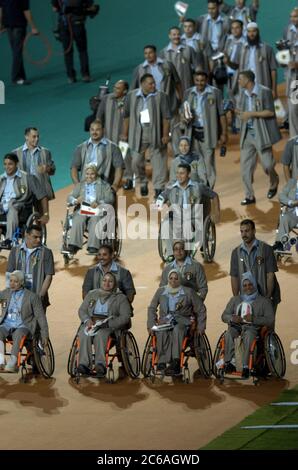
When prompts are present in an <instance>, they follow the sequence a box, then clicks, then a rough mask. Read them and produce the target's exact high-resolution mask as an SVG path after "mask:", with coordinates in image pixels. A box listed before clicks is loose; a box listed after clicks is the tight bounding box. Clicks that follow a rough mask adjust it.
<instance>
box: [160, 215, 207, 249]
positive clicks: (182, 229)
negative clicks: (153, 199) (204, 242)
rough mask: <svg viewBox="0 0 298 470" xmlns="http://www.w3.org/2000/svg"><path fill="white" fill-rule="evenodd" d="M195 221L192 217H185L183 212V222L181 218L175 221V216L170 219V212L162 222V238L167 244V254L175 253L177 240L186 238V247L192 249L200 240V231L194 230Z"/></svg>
mask: <svg viewBox="0 0 298 470" xmlns="http://www.w3.org/2000/svg"><path fill="white" fill-rule="evenodd" d="M193 228H194V223H193V222H192V219H191V218H190V219H189V218H187V217H185V212H184V213H183V219H182V224H181V221H180V219H179V220H178V221H177V223H176V222H175V218H174V219H173V220H170V219H169V217H168V214H167V215H166V217H165V218H164V219H163V221H162V223H161V232H160V234H161V238H162V240H164V244H165V246H166V256H172V255H173V243H174V241H175V240H184V241H185V249H186V250H188V251H191V250H192V249H193V247H194V244H195V243H196V242H199V241H200V237H199V235H200V234H199V233H198V234H196V233H194V232H193Z"/></svg>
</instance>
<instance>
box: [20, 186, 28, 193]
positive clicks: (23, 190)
mask: <svg viewBox="0 0 298 470" xmlns="http://www.w3.org/2000/svg"><path fill="white" fill-rule="evenodd" d="M26 190H27V186H24V185H23V184H22V185H21V186H20V193H21V194H25V192H26Z"/></svg>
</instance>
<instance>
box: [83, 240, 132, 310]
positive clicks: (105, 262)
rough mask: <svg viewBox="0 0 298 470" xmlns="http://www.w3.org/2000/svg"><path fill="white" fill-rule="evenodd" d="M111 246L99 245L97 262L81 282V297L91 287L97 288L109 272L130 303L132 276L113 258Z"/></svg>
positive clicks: (91, 288) (84, 295)
mask: <svg viewBox="0 0 298 470" xmlns="http://www.w3.org/2000/svg"><path fill="white" fill-rule="evenodd" d="M113 255H114V252H113V248H112V247H111V245H105V244H103V245H100V247H99V250H98V255H97V258H98V261H99V262H98V264H96V265H95V266H92V267H91V268H89V269H88V271H87V272H86V275H85V279H84V283H83V292H82V293H83V299H84V298H85V297H86V295H87V294H88V292H90V291H91V290H93V289H98V288H99V286H100V284H101V281H102V278H103V276H104V275H105V274H106V273H107V272H111V273H112V274H113V275H114V276H115V277H116V280H117V285H118V289H119V290H120V291H121V292H123V294H124V295H126V297H127V298H128V300H129V302H130V303H131V304H132V302H133V299H134V296H135V295H136V289H135V286H134V282H133V278H132V275H131V273H130V271H129V270H128V269H125V268H124V267H123V266H121V265H120V264H119V263H116V261H114V259H113Z"/></svg>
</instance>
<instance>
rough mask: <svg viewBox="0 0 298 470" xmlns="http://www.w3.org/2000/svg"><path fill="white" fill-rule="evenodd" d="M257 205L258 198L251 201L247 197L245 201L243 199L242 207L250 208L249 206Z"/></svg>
mask: <svg viewBox="0 0 298 470" xmlns="http://www.w3.org/2000/svg"><path fill="white" fill-rule="evenodd" d="M255 203H256V198H255V197H253V198H252V199H249V198H248V197H246V198H245V199H243V201H241V203H240V204H241V206H248V204H255Z"/></svg>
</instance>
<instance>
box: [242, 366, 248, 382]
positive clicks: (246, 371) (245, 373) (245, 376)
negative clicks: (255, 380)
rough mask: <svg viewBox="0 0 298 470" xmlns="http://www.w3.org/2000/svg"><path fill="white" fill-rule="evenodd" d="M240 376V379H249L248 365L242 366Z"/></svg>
mask: <svg viewBox="0 0 298 470" xmlns="http://www.w3.org/2000/svg"><path fill="white" fill-rule="evenodd" d="M241 378H242V379H249V368H248V367H243V369H242V374H241Z"/></svg>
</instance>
